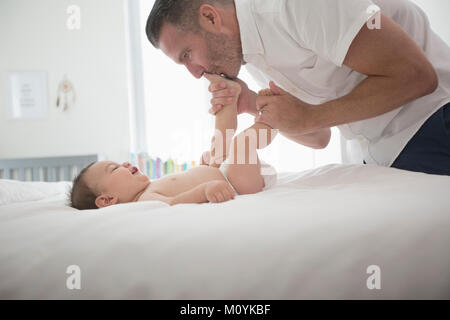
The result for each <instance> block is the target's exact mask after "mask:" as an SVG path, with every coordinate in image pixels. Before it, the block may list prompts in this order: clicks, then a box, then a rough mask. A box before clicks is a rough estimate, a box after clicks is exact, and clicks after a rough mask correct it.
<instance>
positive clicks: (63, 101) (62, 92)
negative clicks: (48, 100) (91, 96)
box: [56, 75, 76, 111]
mask: <svg viewBox="0 0 450 320" xmlns="http://www.w3.org/2000/svg"><path fill="white" fill-rule="evenodd" d="M75 100H76V96H75V89H74V86H73V84H72V83H71V82H70V81H69V80H67V76H66V75H64V79H63V80H62V81H61V82H60V83H59V85H58V97H57V99H56V108H58V109H60V110H61V111H66V110H67V109H69V107H71V106H72V105H74V104H75Z"/></svg>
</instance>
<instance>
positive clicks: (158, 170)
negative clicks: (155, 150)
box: [130, 152, 197, 179]
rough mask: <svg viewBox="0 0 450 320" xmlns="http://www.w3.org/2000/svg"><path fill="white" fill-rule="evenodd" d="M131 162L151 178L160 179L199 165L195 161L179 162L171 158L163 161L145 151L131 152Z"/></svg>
mask: <svg viewBox="0 0 450 320" xmlns="http://www.w3.org/2000/svg"><path fill="white" fill-rule="evenodd" d="M130 162H131V164H132V165H135V166H138V167H139V170H141V172H142V173H143V174H145V175H147V176H148V177H149V178H150V179H159V178H161V177H163V176H165V175H167V174H172V173H177V172H183V171H186V170H189V169H190V168H192V167H195V166H196V165H197V163H196V162H195V161H191V162H183V163H178V162H177V161H176V160H173V159H171V158H169V159H167V161H163V160H162V159H161V158H159V157H156V159H153V158H152V157H149V156H148V154H147V153H145V152H142V153H139V154H138V155H136V154H133V153H131V154H130Z"/></svg>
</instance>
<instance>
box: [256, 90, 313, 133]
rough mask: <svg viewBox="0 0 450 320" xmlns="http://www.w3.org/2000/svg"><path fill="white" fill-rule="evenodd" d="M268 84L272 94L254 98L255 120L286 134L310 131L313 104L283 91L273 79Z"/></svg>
mask: <svg viewBox="0 0 450 320" xmlns="http://www.w3.org/2000/svg"><path fill="white" fill-rule="evenodd" d="M269 85H270V89H271V91H272V93H273V94H274V95H272V96H258V97H257V98H256V109H257V110H258V111H259V114H258V115H257V116H256V118H255V122H261V123H264V124H266V125H268V126H269V127H271V128H274V129H279V130H280V132H281V133H286V134H296V135H302V134H307V133H310V132H312V131H313V130H314V128H313V119H312V113H311V109H312V108H313V106H312V105H310V104H307V103H306V102H303V101H301V100H299V99H298V98H296V97H294V96H293V95H291V94H290V93H288V92H286V91H284V90H283V89H281V88H280V87H278V86H277V85H275V83H274V82H273V81H271V82H270V84H269Z"/></svg>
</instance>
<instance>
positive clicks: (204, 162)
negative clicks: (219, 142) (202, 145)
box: [200, 151, 211, 166]
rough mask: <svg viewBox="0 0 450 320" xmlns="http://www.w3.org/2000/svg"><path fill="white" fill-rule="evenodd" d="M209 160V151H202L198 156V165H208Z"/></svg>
mask: <svg viewBox="0 0 450 320" xmlns="http://www.w3.org/2000/svg"><path fill="white" fill-rule="evenodd" d="M210 161H211V151H205V152H203V154H202V156H201V158H200V165H202V166H209V162H210Z"/></svg>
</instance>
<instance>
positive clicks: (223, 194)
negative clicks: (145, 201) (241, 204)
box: [168, 180, 235, 206]
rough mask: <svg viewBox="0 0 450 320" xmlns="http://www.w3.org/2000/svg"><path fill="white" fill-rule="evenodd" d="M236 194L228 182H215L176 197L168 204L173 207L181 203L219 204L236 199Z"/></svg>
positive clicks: (203, 184) (201, 185) (209, 182)
mask: <svg viewBox="0 0 450 320" xmlns="http://www.w3.org/2000/svg"><path fill="white" fill-rule="evenodd" d="M234 194H235V191H234V190H233V188H231V186H230V185H229V184H228V182H226V181H223V180H213V181H208V182H205V183H202V184H200V185H198V186H197V187H195V188H193V189H191V190H188V191H186V192H183V193H180V194H178V195H176V196H175V197H173V198H172V199H170V201H169V202H168V203H169V204H170V205H171V206H173V205H176V204H181V203H205V202H212V203H218V202H224V201H228V200H231V199H234Z"/></svg>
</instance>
